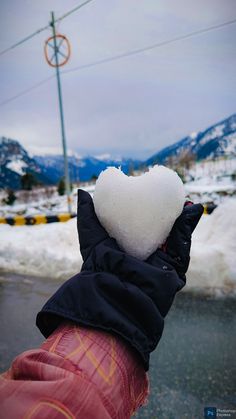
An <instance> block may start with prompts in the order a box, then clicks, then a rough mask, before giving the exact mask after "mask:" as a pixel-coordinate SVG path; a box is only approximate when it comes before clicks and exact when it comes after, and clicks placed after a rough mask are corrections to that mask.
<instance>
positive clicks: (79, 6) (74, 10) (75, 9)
mask: <svg viewBox="0 0 236 419" xmlns="http://www.w3.org/2000/svg"><path fill="white" fill-rule="evenodd" d="M91 1H93V0H87V1H85V2H84V3H81V4H79V5H78V6H76V7H75V8H74V9H72V10H70V11H69V12H67V13H65V14H64V15H63V16H61V17H59V18H57V19H55V22H60V21H61V20H62V19H65V17H67V16H69V15H71V14H72V13H74V12H77V10H79V9H81V7H83V6H85V5H86V4H88V3H90V2H91Z"/></svg>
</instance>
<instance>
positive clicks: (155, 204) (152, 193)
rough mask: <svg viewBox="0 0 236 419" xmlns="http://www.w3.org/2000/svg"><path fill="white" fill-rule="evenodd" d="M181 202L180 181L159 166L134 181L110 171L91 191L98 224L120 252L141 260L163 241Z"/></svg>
mask: <svg viewBox="0 0 236 419" xmlns="http://www.w3.org/2000/svg"><path fill="white" fill-rule="evenodd" d="M184 200H185V192H184V187H183V183H182V180H181V179H180V177H179V176H178V175H177V173H176V172H174V171H173V170H171V169H168V168H167V167H164V166H158V165H156V166H154V167H153V168H151V169H150V170H149V171H148V172H146V173H144V174H142V175H141V176H136V177H133V176H126V175H125V174H124V173H123V172H122V171H121V170H120V169H116V168H115V167H109V168H108V169H106V170H104V171H103V172H102V173H101V174H100V176H99V178H98V180H97V182H96V187H95V191H94V206H95V211H96V214H97V216H98V218H99V220H100V222H101V224H102V225H103V226H104V227H105V229H106V230H107V232H108V233H109V235H110V236H111V237H114V238H115V239H116V240H117V243H118V245H119V246H120V247H121V248H122V249H124V250H125V251H126V252H127V253H129V254H130V255H132V256H134V257H137V258H139V259H142V260H145V259H146V258H147V257H148V256H150V255H151V254H152V253H153V252H154V251H155V249H157V247H159V246H160V245H161V244H162V243H163V242H164V241H165V240H166V238H167V236H168V234H169V232H170V230H171V228H172V226H173V224H174V222H175V220H176V218H177V217H178V216H179V215H180V214H181V212H182V209H183V206H184Z"/></svg>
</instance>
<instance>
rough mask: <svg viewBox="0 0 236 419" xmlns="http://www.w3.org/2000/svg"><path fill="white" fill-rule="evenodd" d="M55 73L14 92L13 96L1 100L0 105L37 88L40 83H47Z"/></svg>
mask: <svg viewBox="0 0 236 419" xmlns="http://www.w3.org/2000/svg"><path fill="white" fill-rule="evenodd" d="M54 77H55V75H54V74H53V75H52V76H49V77H47V78H46V79H43V80H41V81H40V82H38V83H36V84H34V85H33V86H31V87H29V88H28V89H25V90H23V91H22V92H19V93H18V94H16V95H15V96H12V97H10V98H9V99H6V100H4V101H3V102H1V103H0V106H4V105H6V104H7V103H9V102H11V101H13V100H15V99H18V97H21V96H24V95H26V94H27V93H29V92H31V91H32V90H34V89H37V87H39V86H42V84H44V83H47V82H48V81H49V80H51V79H54Z"/></svg>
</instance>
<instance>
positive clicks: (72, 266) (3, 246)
mask: <svg viewBox="0 0 236 419" xmlns="http://www.w3.org/2000/svg"><path fill="white" fill-rule="evenodd" d="M235 254H236V200H235V199H231V200H229V201H228V202H225V203H223V204H221V205H219V207H218V208H217V209H216V210H215V211H214V212H213V213H212V214H211V215H204V216H203V217H202V219H201V221H200V223H199V225H198V227H197V229H196V230H195V233H194V235H193V240H192V251H191V263H190V267H189V271H188V275H187V277H188V284H187V286H186V288H185V290H186V291H193V292H197V293H199V292H200V293H203V294H214V295H224V294H236V259H235ZM81 263H82V259H81V255H80V251H79V243H78V237H77V231H76V219H72V220H70V221H68V222H66V223H53V224H46V225H45V224H42V225H37V226H33V227H31V226H19V227H12V226H9V225H0V269H1V270H2V271H5V272H15V273H18V274H22V275H35V276H43V277H47V278H50V279H52V280H53V279H54V278H60V279H65V280H66V279H68V278H69V277H70V276H72V275H74V274H75V273H77V272H78V271H79V270H80V267H81Z"/></svg>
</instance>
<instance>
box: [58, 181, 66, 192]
mask: <svg viewBox="0 0 236 419" xmlns="http://www.w3.org/2000/svg"><path fill="white" fill-rule="evenodd" d="M65 190H66V186H65V180H64V177H62V178H61V179H60V180H59V183H58V186H57V192H58V194H59V195H65Z"/></svg>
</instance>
